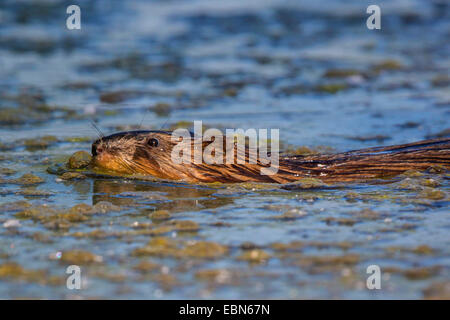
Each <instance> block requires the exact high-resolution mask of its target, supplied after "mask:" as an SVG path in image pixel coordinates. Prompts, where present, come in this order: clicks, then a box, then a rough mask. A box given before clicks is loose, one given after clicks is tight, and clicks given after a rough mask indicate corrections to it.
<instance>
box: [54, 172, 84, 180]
mask: <svg viewBox="0 0 450 320" xmlns="http://www.w3.org/2000/svg"><path fill="white" fill-rule="evenodd" d="M60 178H61V179H62V180H84V179H86V178H87V177H86V176H85V175H84V174H81V173H79V172H64V173H63V174H62V175H61V176H60Z"/></svg>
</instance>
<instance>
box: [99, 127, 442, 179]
mask: <svg viewBox="0 0 450 320" xmlns="http://www.w3.org/2000/svg"><path fill="white" fill-rule="evenodd" d="M150 138H156V139H158V141H159V145H158V146H157V147H152V146H149V145H148V144H147V142H148V140H149V139H150ZM179 142H180V141H178V140H177V141H172V140H171V132H165V131H130V132H123V133H118V134H114V135H111V136H108V137H104V138H101V139H99V140H97V141H96V142H94V144H93V153H94V164H95V165H96V166H97V167H101V168H104V169H107V170H112V171H116V172H120V173H125V174H135V173H139V174H146V175H152V176H155V177H158V178H162V179H170V180H178V181H186V182H191V183H198V182H207V183H211V182H223V183H234V182H271V183H288V182H293V181H296V180H299V179H302V178H318V179H320V180H322V181H324V182H326V183H335V182H361V181H366V180H369V179H374V178H384V177H389V176H395V175H398V174H401V173H403V172H405V171H407V170H425V169H427V168H429V167H432V166H436V165H439V166H442V167H443V168H445V169H449V168H450V138H443V139H433V140H424V141H419V142H415V143H409V144H402V145H394V146H388V147H376V148H368V149H361V150H354V151H349V152H343V153H337V154H330V155H312V156H280V159H279V169H278V172H277V173H276V174H274V175H262V174H261V171H260V169H261V168H263V167H268V165H263V164H262V163H261V162H260V161H259V160H258V161H257V163H256V164H250V163H248V159H249V150H248V149H246V151H245V152H244V153H242V152H241V153H239V152H236V154H235V155H234V159H235V161H234V163H233V164H206V163H201V164H195V163H193V154H194V149H195V146H194V143H192V142H191V146H190V147H191V161H190V163H189V164H186V163H183V164H176V163H174V162H173V161H172V159H171V153H172V149H173V147H174V146H175V145H176V144H177V143H179ZM181 143H183V142H181ZM200 143H201V145H202V150H204V148H205V147H206V146H207V145H209V144H210V143H211V142H200ZM98 148H100V150H102V152H101V153H97V154H96V155H95V153H96V150H97V149H98ZM223 150H224V152H223V154H220V155H216V156H219V157H223V159H225V156H226V155H225V150H226V146H225V143H224V145H223ZM238 159H240V160H242V161H243V160H244V159H245V160H246V162H247V163H244V164H239V163H238V161H237V160H238ZM223 162H224V163H225V160H224V161H223Z"/></svg>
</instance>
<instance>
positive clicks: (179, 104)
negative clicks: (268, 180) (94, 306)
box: [0, 0, 450, 299]
mask: <svg viewBox="0 0 450 320" xmlns="http://www.w3.org/2000/svg"><path fill="white" fill-rule="evenodd" d="M69 4H70V3H69V2H67V1H42V2H40V3H39V4H32V1H21V2H19V3H16V1H6V2H2V5H1V6H0V17H1V19H0V152H1V153H0V168H1V170H0V174H1V176H0V183H1V185H0V209H1V210H0V298H22V297H30V298H50V299H55V298H97V297H99V298H130V299H133V298H148V299H161V298H164V299H166V298H167V299H170V298H175V299H179V298H181V299H183V298H187V299H189V298H220V299H222V298H224V299H227V298H356V299H361V298H369V299H372V298H373V299H379V298H389V299H391V298H413V299H417V298H424V297H425V298H430V297H431V298H434V297H447V298H448V297H449V296H450V293H449V285H448V284H449V281H450V279H449V271H450V268H449V266H450V251H449V250H450V249H449V244H450V238H449V236H448V234H449V230H450V219H449V215H448V211H449V210H448V208H449V207H448V204H449V201H448V200H449V194H448V192H449V182H448V181H449V180H448V173H445V172H444V173H442V172H441V173H422V174H419V173H409V174H408V175H405V176H401V177H397V178H396V179H393V180H391V181H385V182H386V183H385V184H365V185H348V186H344V187H342V186H339V187H334V188H333V187H332V188H316V189H304V190H295V191H288V190H284V189H281V188H280V186H277V185H268V186H264V185H262V186H261V185H248V184H246V185H188V184H179V183H170V182H158V181H156V182H155V181H143V180H133V179H125V178H120V177H115V178H114V177H105V176H95V175H94V176H92V175H89V176H88V177H87V178H86V179H83V180H72V181H64V180H62V179H61V178H60V177H58V175H55V174H50V173H48V171H47V168H48V167H51V166H52V165H55V164H63V163H65V162H66V161H67V159H68V158H69V157H70V156H71V155H72V154H73V153H74V152H76V151H79V150H85V151H90V144H91V143H92V141H93V140H95V139H96V138H97V133H96V131H95V130H94V129H93V128H92V126H91V124H90V122H91V121H95V122H96V123H97V126H98V127H99V128H100V129H101V130H102V131H103V132H104V133H106V134H109V133H113V132H116V131H120V130H126V129H129V128H138V127H141V128H145V129H159V128H161V127H164V128H175V127H177V126H183V125H184V124H185V122H192V121H194V120H202V121H203V124H204V125H205V126H210V127H218V128H279V129H280V139H281V141H282V143H283V146H284V147H285V148H289V149H295V148H296V147H298V146H308V147H310V148H312V149H316V148H317V147H319V146H325V147H326V150H328V149H330V148H332V149H333V150H335V151H343V150H348V149H356V148H363V147H369V146H375V145H382V144H385V145H387V144H396V143H407V142H412V141H416V140H421V139H425V138H428V137H434V136H444V135H445V134H447V135H448V128H449V127H450V126H449V110H450V109H449V106H450V90H449V83H450V81H449V78H448V74H449V68H450V60H449V56H450V55H449V52H450V50H449V49H450V48H449V45H450V42H449V32H450V19H448V18H449V10H448V6H445V5H444V2H442V3H441V4H439V2H438V1H437V2H431V1H402V2H399V3H397V4H395V3H392V2H391V1H379V5H380V7H381V9H382V30H381V31H370V30H368V29H367V28H366V26H365V20H366V17H367V14H366V13H365V10H366V8H367V5H368V4H369V3H367V4H366V3H365V2H364V1H363V2H361V1H345V2H341V1H313V2H312V3H310V2H309V1H276V0H273V1H268V0H260V1H251V2H246V1H226V2H223V1H221V2H220V3H219V2H216V1H210V0H199V1H188V2H178V1H153V2H148V1H138V0H135V1H126V2H125V1H106V0H105V1H95V5H93V4H89V3H88V2H87V1H86V2H83V1H81V2H80V6H81V10H82V29H81V30H73V31H69V30H67V29H66V28H65V18H66V14H65V8H66V7H67V6H68V5H69ZM336 70H338V71H340V72H336ZM342 70H344V71H345V72H342ZM141 124H142V125H141ZM446 130H447V131H446ZM46 136H52V137H50V138H49V137H47V138H45V137H46ZM43 137H44V138H43ZM26 173H33V174H34V175H36V176H38V177H40V178H42V179H43V181H42V182H39V183H26V181H25V183H24V181H23V180H17V179H19V178H20V177H21V176H22V175H23V174H26ZM430 179H432V180H430ZM28 182H29V181H28ZM19 201H20V202H19ZM105 201H106V204H105ZM99 203H100V204H103V207H104V210H99V206H100V205H99ZM80 204H87V205H89V206H94V209H92V208H91V207H83V208H81V207H79V206H78V207H75V209H79V210H80V211H78V213H76V212H75V211H76V210H75V209H73V210H72V211H71V212H69V214H68V211H67V210H69V209H70V208H73V207H74V206H77V205H80ZM42 205H45V206H46V207H42ZM33 210H34V211H33ZM160 210H165V211H166V213H161V212H160ZM74 212H75V213H74ZM155 212H157V213H156V215H158V214H159V215H160V218H161V216H163V218H167V219H158V218H157V217H156V216H154V214H155ZM167 213H168V215H167ZM152 215H153V216H152ZM16 220H17V221H16ZM182 221H185V222H182ZM186 221H190V222H186ZM17 222H19V225H18V226H17V225H16V226H14V225H15V224H17ZM161 237H162V238H161ZM202 241H206V243H203V242H202ZM199 243H200V244H199ZM74 250H82V251H83V252H81V253H79V254H74ZM75 253H76V252H75ZM71 264H75V265H80V266H81V270H82V279H83V289H82V290H69V289H67V288H66V285H65V282H66V277H67V275H66V273H65V271H66V267H67V266H68V265H71ZM373 264H375V265H379V266H380V268H381V271H382V289H381V290H368V289H367V288H366V279H367V277H368V276H369V275H368V274H367V273H366V268H367V267H368V266H369V265H373Z"/></svg>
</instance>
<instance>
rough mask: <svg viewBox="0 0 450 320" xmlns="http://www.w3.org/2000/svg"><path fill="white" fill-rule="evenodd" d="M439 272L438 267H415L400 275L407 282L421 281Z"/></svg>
mask: <svg viewBox="0 0 450 320" xmlns="http://www.w3.org/2000/svg"><path fill="white" fill-rule="evenodd" d="M440 270H441V267H440V266H431V267H417V268H410V269H407V270H404V271H403V272H402V274H403V275H404V276H405V277H406V278H407V279H409V280H423V279H427V278H431V277H433V276H435V275H437V274H438V273H439V271H440Z"/></svg>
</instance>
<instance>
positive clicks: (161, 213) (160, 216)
mask: <svg viewBox="0 0 450 320" xmlns="http://www.w3.org/2000/svg"><path fill="white" fill-rule="evenodd" d="M149 217H150V219H152V220H155V221H163V220H169V219H170V218H171V217H172V216H171V215H170V213H169V211H167V210H156V211H155V212H153V213H151V214H150V216H149Z"/></svg>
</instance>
